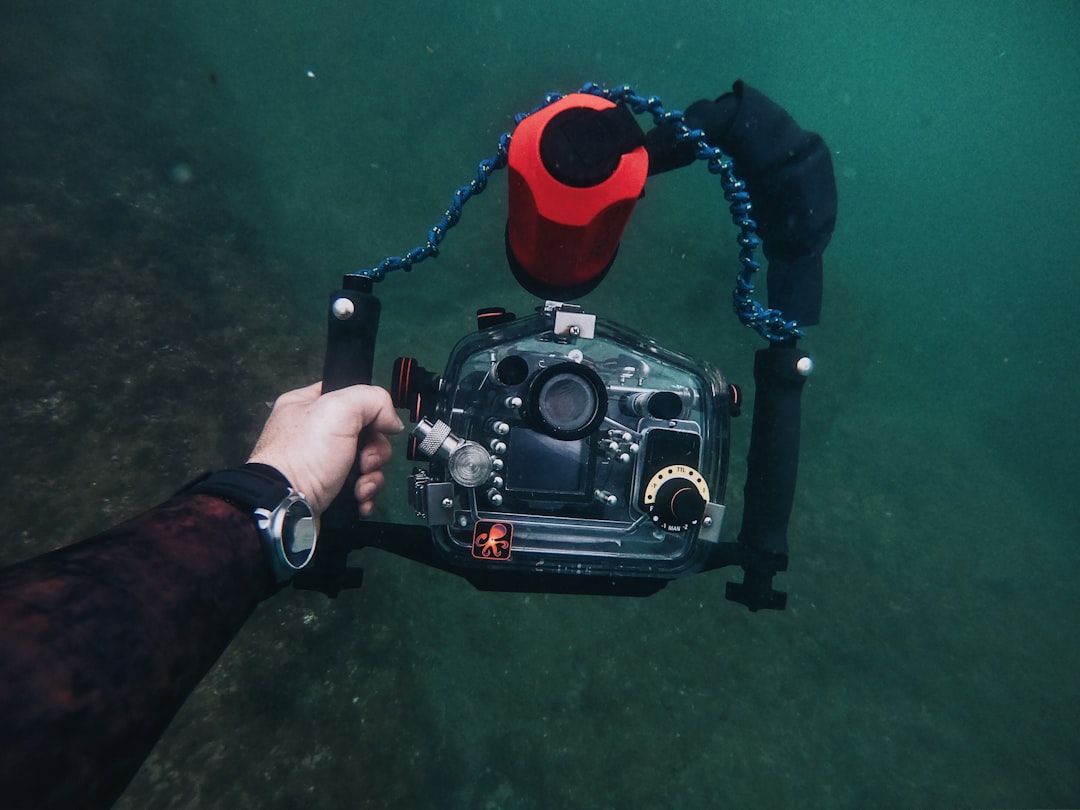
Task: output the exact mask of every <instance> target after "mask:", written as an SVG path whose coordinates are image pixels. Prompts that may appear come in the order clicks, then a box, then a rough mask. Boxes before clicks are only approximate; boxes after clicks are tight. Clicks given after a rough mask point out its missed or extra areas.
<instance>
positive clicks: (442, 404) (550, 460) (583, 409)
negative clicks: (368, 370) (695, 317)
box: [391, 301, 738, 580]
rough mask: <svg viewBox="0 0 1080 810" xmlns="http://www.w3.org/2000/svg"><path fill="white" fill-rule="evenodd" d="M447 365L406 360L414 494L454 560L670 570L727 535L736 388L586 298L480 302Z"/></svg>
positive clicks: (657, 575) (697, 562) (402, 364)
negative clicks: (590, 309) (522, 308)
mask: <svg viewBox="0 0 1080 810" xmlns="http://www.w3.org/2000/svg"><path fill="white" fill-rule="evenodd" d="M478 321H479V326H480V329H479V331H478V332H477V333H476V334H472V335H469V336H466V337H465V338H463V339H462V340H460V341H459V342H458V344H457V345H456V346H455V347H454V349H453V350H452V351H451V353H450V357H449V360H448V361H447V365H446V371H445V373H444V374H443V375H441V376H437V375H435V374H433V373H431V372H428V371H426V370H424V369H423V368H422V367H421V366H420V365H419V364H418V363H417V362H416V361H415V360H412V359H411V358H398V360H397V361H395V364H394V374H393V383H392V387H391V394H392V397H393V399H394V403H395V405H397V406H398V407H401V408H408V409H409V411H410V416H411V418H412V420H413V421H414V422H416V426H415V428H414V429H413V431H412V435H411V437H410V443H409V455H410V458H412V459H415V460H421V461H427V463H428V467H427V469H426V470H425V469H423V468H420V467H417V468H415V469H414V471H413V474H412V475H411V476H410V478H409V487H408V491H409V501H410V503H411V505H412V506H413V507H414V509H415V511H416V513H417V515H418V516H419V517H421V518H422V519H423V520H424V521H425V522H426V523H427V524H428V526H429V527H431V531H432V534H433V538H434V542H435V546H436V548H437V550H438V553H439V554H440V555H441V556H442V557H443V559H444V561H445V562H446V563H447V564H448V565H449V566H450V567H452V568H457V569H466V570H473V571H475V570H477V569H486V570H488V571H490V572H492V573H501V572H507V573H509V572H518V573H522V574H556V575H568V574H570V575H574V574H576V575H582V576H585V577H628V578H637V579H652V580H656V579H661V580H664V579H672V578H675V577H678V576H681V575H684V574H688V573H692V572H695V571H698V570H701V569H702V568H703V567H704V566H705V564H706V562H707V561H708V559H709V557H710V555H711V552H712V550H713V548H714V547H715V546H716V544H717V543H718V542H719V536H720V528H721V524H722V522H723V517H724V489H725V484H726V480H727V472H728V444H729V423H730V417H731V415H732V411H733V403H736V402H738V392H737V390H736V389H735V388H734V387H733V386H729V385H727V384H726V383H725V382H724V380H723V378H722V377H721V376H720V375H719V373H717V372H716V371H715V370H713V369H711V368H710V367H708V366H707V365H703V364H700V363H698V362H696V361H694V360H692V359H690V358H689V357H686V356H684V355H682V354H679V353H677V352H674V351H671V350H669V349H665V348H663V347H661V346H659V345H657V344H656V343H655V342H653V341H651V340H649V339H647V338H645V337H642V336H641V335H638V334H636V333H635V332H632V331H629V330H627V329H624V328H622V327H620V326H618V325H616V324H614V323H610V322H608V321H605V320H602V319H599V318H597V317H596V316H594V315H590V314H587V313H585V312H583V311H582V309H581V308H580V307H577V306H573V305H568V304H562V303H558V302H554V301H548V302H547V303H546V304H545V305H544V306H543V307H538V312H537V314H535V315H532V316H530V317H526V318H522V319H516V318H514V316H513V315H512V314H509V313H506V312H504V311H502V310H499V309H496V310H483V311H481V312H480V313H479V315H478Z"/></svg>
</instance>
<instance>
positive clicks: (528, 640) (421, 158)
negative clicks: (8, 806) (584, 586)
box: [0, 0, 1080, 808]
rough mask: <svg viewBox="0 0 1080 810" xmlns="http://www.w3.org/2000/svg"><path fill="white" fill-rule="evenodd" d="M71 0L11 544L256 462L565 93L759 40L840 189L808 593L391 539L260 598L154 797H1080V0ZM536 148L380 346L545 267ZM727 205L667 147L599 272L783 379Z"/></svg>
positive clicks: (737, 63) (668, 328) (670, 74)
mask: <svg viewBox="0 0 1080 810" xmlns="http://www.w3.org/2000/svg"><path fill="white" fill-rule="evenodd" d="M77 5H79V6H80V7H85V9H84V10H78V11H72V10H68V9H67V8H58V7H55V4H49V3H41V2H29V0H8V1H7V2H6V3H5V4H4V13H5V19H4V24H3V26H2V27H0V67H2V73H0V170H2V174H0V274H2V279H3V287H2V292H0V406H2V407H0V414H2V416H3V423H2V425H0V484H2V485H3V487H4V490H5V491H6V492H7V493H8V519H7V520H6V521H4V528H3V530H2V533H0V561H4V562H8V561H13V560H15V559H19V558H21V557H24V556H29V555H31V554H34V553H39V552H41V551H44V550H46V549H48V548H52V547H55V546H56V545H60V544H62V543H66V542H69V541H72V540H75V539H78V538H79V537H82V536H85V535H87V534H88V533H90V532H93V531H95V530H98V529H100V528H102V527H105V526H107V525H110V524H111V523H112V522H114V521H116V520H119V519H121V518H122V517H124V516H126V515H129V514H132V513H133V512H136V511H138V510H140V509H142V508H145V507H147V506H150V505H152V504H154V503H156V502H158V501H159V500H161V499H163V498H165V497H167V496H168V495H169V494H171V493H172V492H173V491H175V489H177V488H178V487H179V486H180V485H181V484H182V483H183V482H184V481H186V480H187V479H189V478H190V477H192V476H193V475H194V474H195V473H197V472H198V471H200V470H201V469H204V468H207V467H213V466H223V465H226V464H230V463H236V462H238V461H240V460H242V459H243V458H244V454H245V453H246V451H247V449H248V448H250V446H251V443H252V442H253V440H254V437H255V436H256V435H257V432H258V429H259V427H260V426H261V424H262V421H263V419H264V418H265V416H266V413H267V405H266V403H267V402H268V401H270V400H272V399H273V397H274V396H275V395H276V394H277V393H279V392H280V391H282V390H284V389H286V388H289V387H293V386H295V385H298V384H300V383H304V382H308V381H311V380H313V379H315V378H317V376H318V375H319V373H320V370H321V366H322V351H323V341H324V335H323V332H322V320H323V318H324V314H323V306H324V303H325V297H326V295H327V293H328V292H329V291H330V290H331V289H332V288H333V287H335V286H336V285H337V283H338V281H339V279H340V275H341V274H342V273H343V272H345V271H349V270H354V269H357V268H360V267H366V266H371V265H373V264H374V263H376V262H377V261H379V260H380V259H381V258H383V257H384V256H385V255H388V254H400V253H402V252H403V251H405V250H408V249H409V248H411V247H413V246H415V245H417V244H419V243H420V242H421V241H422V239H423V237H424V234H425V233H426V231H427V228H428V227H430V225H431V224H433V223H434V222H435V221H436V220H437V218H438V216H439V215H440V214H441V212H442V210H443V209H444V208H445V206H446V204H447V202H448V201H449V198H450V197H449V195H450V192H451V190H452V189H453V188H455V187H457V186H459V185H461V184H462V183H464V182H466V181H467V180H468V179H469V178H470V177H471V174H472V172H473V169H474V167H475V164H476V162H477V161H478V160H479V159H480V158H481V157H484V156H487V155H488V154H490V153H491V152H492V151H493V148H494V145H495V143H496V140H497V137H498V135H499V133H501V132H502V131H504V130H506V129H508V128H509V127H510V126H511V123H512V119H511V116H512V115H513V114H514V113H516V112H519V111H523V110H526V109H529V108H531V107H532V106H534V105H535V104H536V103H537V102H538V101H539V100H540V98H541V97H542V96H543V94H544V93H545V92H547V91H549V90H561V91H569V90H573V89H575V88H577V87H579V86H580V85H581V83H582V82H584V81H586V80H595V81H599V82H603V83H607V84H618V83H623V82H626V83H630V84H633V85H635V86H636V87H637V88H638V89H639V90H641V91H642V92H644V93H648V94H655V95H659V96H661V97H662V98H663V99H664V100H665V101H666V102H668V104H669V105H670V106H683V105H685V104H688V103H689V102H690V101H692V100H694V99H697V98H701V97H707V96H714V95H717V94H719V93H720V92H723V91H724V90H726V89H727V88H728V87H729V85H730V83H731V81H732V80H734V79H736V78H743V79H745V80H746V81H748V82H749V83H751V84H753V85H755V86H757V87H758V88H759V89H761V90H763V91H765V92H766V93H768V94H769V95H770V96H772V97H773V98H775V99H776V100H778V101H779V102H781V103H782V104H784V105H785V106H786V107H787V108H788V109H789V110H790V111H791V112H792V113H793V114H794V115H795V117H796V118H797V120H799V121H800V123H802V124H803V125H804V126H806V127H808V128H811V129H814V130H816V131H819V132H821V133H823V134H824V136H825V138H826V140H827V141H828V143H829V145H830V147H831V148H832V150H833V157H834V162H835V166H836V171H837V180H838V185H839V191H840V219H839V224H838V227H837V231H836V234H835V237H834V240H833V244H832V246H831V247H830V248H829V251H828V253H827V254H826V285H827V286H826V298H825V311H824V316H823V321H822V324H821V326H819V327H816V328H814V329H813V330H812V334H811V335H810V336H809V338H808V339H807V340H806V341H805V342H804V345H805V347H806V348H807V349H808V350H809V351H810V352H811V353H812V354H813V356H814V358H815V360H816V363H817V370H816V372H815V374H814V375H813V377H812V378H811V380H810V382H809V384H808V386H807V388H806V391H805V395H804V400H803V408H804V413H803V415H804V426H803V455H802V464H801V468H800V483H799V492H798V501H797V504H796V511H795V514H794V517H793V520H792V526H791V551H792V558H791V570H790V571H789V572H788V573H786V574H784V575H782V576H781V577H780V578H779V582H780V585H781V587H783V588H785V589H786V590H787V591H788V593H789V602H788V605H789V606H788V609H787V610H786V611H785V612H783V613H774V614H750V613H748V612H746V611H745V610H744V609H743V608H741V607H739V606H737V605H735V604H733V603H730V602H726V601H725V600H724V599H723V583H724V582H725V581H726V579H727V577H726V575H725V572H714V573H712V574H709V575H704V576H700V577H697V578H692V579H688V580H686V581H682V582H678V583H675V584H673V585H672V586H670V587H668V588H667V589H666V590H665V591H663V592H661V593H660V594H658V595H656V596H654V597H651V598H649V599H644V600H632V599H604V598H595V597H568V596H558V597H555V596H547V597H545V596H535V595H534V596H522V595H505V594H484V593H479V592H476V591H474V590H473V589H472V588H471V587H470V586H468V585H467V584H465V583H464V582H463V581H459V580H458V579H456V578H453V577H451V576H449V575H445V574H441V573H438V572H434V571H432V570H429V569H425V568H422V567H421V566H419V565H417V564H414V563H411V562H408V561H405V560H401V559H398V558H395V557H392V556H389V555H386V554H383V553H380V552H376V551H365V552H363V553H361V554H359V555H357V559H355V560H354V562H357V563H359V564H362V565H363V567H364V569H365V581H364V586H363V587H362V588H361V589H359V590H356V591H351V592H347V593H344V594H343V595H341V596H340V597H339V598H338V599H337V600H335V601H329V600H327V599H326V598H324V597H322V596H320V595H318V594H311V593H304V592H295V591H286V592H284V593H282V594H280V595H278V596H277V597H276V598H274V599H273V600H271V601H269V602H267V603H265V604H264V605H263V606H262V607H261V608H260V609H259V611H258V612H257V614H256V615H255V617H254V618H253V619H252V621H251V622H250V623H249V624H248V626H247V627H245V628H244V630H243V632H242V633H241V635H240V636H239V637H238V638H237V639H236V641H235V642H234V644H233V645H232V647H231V648H230V649H229V650H228V652H227V653H226V654H225V656H224V657H223V658H222V659H221V661H220V662H219V663H218V665H217V667H216V668H215V669H214V670H213V671H212V672H211V673H210V675H209V676H208V677H207V678H206V680H205V681H204V682H203V684H202V685H201V686H200V687H199V689H198V690H197V691H196V693H195V694H194V695H193V696H192V697H191V699H190V700H189V701H188V703H187V704H186V706H185V707H184V709H183V710H182V711H181V713H180V715H179V716H178V717H177V718H176V720H175V722H174V723H173V725H172V727H171V728H170V730H169V732H168V733H167V734H166V736H165V737H164V738H163V739H162V741H161V742H160V744H159V745H158V747H157V748H156V749H155V752H154V754H153V755H152V756H151V758H150V759H149V760H148V761H147V763H146V765H145V767H144V768H143V769H142V771H141V772H140V773H139V775H138V776H137V778H136V779H135V781H134V782H133V783H132V785H131V786H130V788H129V789H128V791H127V793H126V794H125V796H124V797H123V799H122V800H121V801H120V804H119V806H120V807H122V808H142V807H156V808H169V807H251V806H260V807H305V808H333V807H356V808H381V807H394V808H398V807H401V808H414V807H415V808H429V807H430V808H466V807H468V808H549V807H559V808H637V807H649V808H714V807H748V806H752V805H753V806H760V807H905V808H907V807H968V806H970V807H991V806H1025V807H1027V806H1030V807H1035V806H1039V807H1046V806H1076V805H1078V804H1080V765H1078V763H1080V739H1078V737H1080V734H1078V732H1077V730H1076V727H1077V717H1078V713H1080V712H1078V708H1080V686H1078V684H1080V679H1078V678H1077V672H1078V671H1080V644H1078V643H1077V642H1078V632H1077V629H1076V628H1077V626H1078V619H1080V588H1078V586H1077V585H1076V583H1075V580H1074V577H1075V571H1076V569H1077V564H1078V563H1080V552H1078V549H1077V542H1076V541H1077V531H1076V528H1075V519H1074V516H1073V514H1072V509H1071V507H1070V506H1069V504H1070V503H1071V502H1072V499H1073V497H1074V496H1073V493H1074V492H1075V491H1077V488H1078V485H1080V475H1078V471H1077V459H1078V457H1080V439H1078V432H1077V430H1076V427H1075V417H1074V413H1075V406H1074V401H1075V399H1076V397H1077V395H1078V393H1080V374H1078V373H1077V370H1076V364H1075V361H1074V358H1073V353H1072V351H1071V343H1072V339H1073V331H1074V322H1075V317H1076V303H1075V300H1074V299H1073V295H1075V294H1076V291H1077V288H1078V283H1077V281H1076V280H1075V271H1076V264H1077V260H1078V258H1080V213H1078V211H1080V205H1078V203H1077V191H1076V189H1077V188H1078V182H1080V159H1078V157H1077V149H1076V146H1077V141H1076V135H1075V124H1076V122H1077V120H1080V81H1078V78H1077V77H1078V76H1080V49H1078V47H1077V45H1076V41H1077V39H1076V31H1077V29H1078V22H1080V8H1078V6H1077V4H1076V3H1075V2H1073V1H1072V0H1067V1H1066V0H1057V1H1054V0H1046V1H1045V2H1039V3H1034V4H1026V5H1024V4H1020V3H1013V2H1007V0H994V1H993V2H983V3H975V2H962V0H952V2H948V3H941V2H930V0H916V2H913V3H907V4H891V5H889V6H887V7H878V5H877V4H862V3H852V2H846V0H827V2H821V3H813V4H811V3H796V2H789V3H781V4H777V3H757V4H740V5H735V4H714V5H713V6H711V7H693V8H691V7H686V8H685V10H681V9H682V8H683V7H682V6H679V7H670V8H669V7H666V6H654V5H647V4H638V3H634V2H624V3H619V4H611V5H602V4H589V3H562V2H559V1H558V0H556V1H555V2H552V3H547V4H523V3H522V4H518V3H513V2H509V0H506V1H504V2H494V3H488V2H486V3H478V4H437V5H436V4H422V3H416V2H399V3H388V2H387V3H345V2H331V1H330V0H314V1H313V2H309V3H306V4H296V3H284V2H267V1H266V0H262V1H261V2H256V0H234V2H230V3H227V4H222V3H210V2H206V0H190V1H189V2H186V3H182V4H166V3H157V2H153V0H151V1H150V2H141V3H132V2H122V0H101V1H100V2H96V3H93V4H77ZM72 8H74V6H72ZM502 183H503V181H502V179H501V178H498V179H497V180H496V181H494V182H493V183H492V186H491V188H490V190H489V191H488V192H487V193H485V194H484V195H483V196H482V197H480V198H477V199H476V200H474V201H473V202H471V203H470V204H469V206H468V208H467V210H466V214H465V217H464V219H463V221H462V224H461V225H460V226H459V227H458V228H457V229H455V230H454V231H452V232H451V234H450V236H449V237H448V238H447V240H446V243H445V247H444V251H443V255H442V256H441V257H440V258H439V259H437V260H435V261H433V262H427V263H425V264H423V265H421V266H420V267H419V268H417V270H416V271H415V272H414V273H413V274H412V275H410V276H405V275H399V276H391V277H390V278H389V279H388V280H387V281H386V282H385V283H384V284H382V285H381V286H380V288H379V294H380V297H381V298H382V301H383V328H382V331H381V333H380V344H379V350H378V358H377V362H378V368H379V369H380V376H381V380H380V381H381V382H383V383H384V384H385V383H387V382H388V377H389V364H390V361H391V360H392V358H393V357H394V356H395V355H397V354H411V355H413V356H416V357H417V358H419V359H420V360H421V362H424V363H425V364H426V365H428V366H429V367H434V368H438V367H439V366H441V364H442V363H443V361H444V359H445V355H446V351H447V348H448V346H449V345H450V343H451V342H452V341H453V340H455V339H456V338H457V337H458V336H460V335H461V334H463V333H464V332H465V331H467V330H468V329H470V328H471V325H472V314H473V312H474V311H475V309H476V308H477V307H479V306H488V305H496V304H501V305H504V306H507V307H508V308H510V309H516V310H517V311H519V312H520V311H526V310H528V308H529V307H530V306H531V302H530V300H529V298H528V296H527V295H526V294H525V293H523V292H522V291H520V290H519V289H518V288H517V287H516V285H515V284H514V282H513V280H512V278H511V276H510V274H509V273H508V272H506V269H505V260H504V257H503V244H502V238H503V237H502V233H503V224H504V216H505V213H504V209H505V191H504V188H503V185H502ZM733 235H734V231H733V229H732V228H731V226H730V224H729V223H728V222H726V219H725V214H724V211H723V207H722V205H721V203H720V201H719V199H718V190H717V188H716V185H715V181H714V180H712V179H711V178H709V177H708V176H707V175H706V173H705V172H703V171H691V170H685V171H683V172H679V173H675V174H672V175H665V176H661V177H658V178H655V179H653V180H652V181H650V183H649V187H648V193H647V196H646V198H645V199H644V200H643V201H642V203H641V204H640V205H639V207H638V210H637V212H636V213H635V215H634V219H633V220H632V222H631V226H630V228H629V230H628V232H627V235H626V237H625V238H624V240H623V245H622V248H621V250H620V257H619V261H618V263H617V265H616V268H615V270H613V272H612V275H611V276H610V277H609V280H608V281H606V282H605V284H604V285H603V286H601V287H600V289H599V290H598V291H597V292H595V293H593V294H592V295H590V296H589V297H588V298H586V299H585V301H584V303H585V304H586V305H587V306H588V307H589V308H590V309H592V310H594V311H596V312H599V313H601V314H603V315H605V316H607V317H609V318H611V319H614V320H617V321H621V322H624V323H627V324H630V325H633V326H635V327H637V328H638V329H640V330H642V331H643V332H645V333H647V334H651V335H653V336H655V337H657V338H658V339H660V340H661V341H662V342H663V343H665V344H666V345H669V346H671V347H672V348H675V349H679V350H682V351H684V352H687V353H691V354H695V355H698V356H700V357H703V358H706V359H709V360H710V361H712V362H714V363H715V364H717V365H719V366H720V367H722V368H723V369H724V370H725V373H726V374H727V376H728V377H729V378H731V379H732V380H734V381H736V382H741V383H743V384H744V385H746V386H747V388H750V382H751V380H752V374H751V363H752V356H753V351H754V350H755V349H756V348H758V346H759V344H760V341H759V340H758V339H757V338H755V337H754V336H753V335H752V334H751V333H749V332H747V330H745V329H743V328H742V327H740V326H739V325H738V324H737V323H736V321H735V319H734V317H733V316H732V315H731V314H730V311H729V305H728V301H729V290H730V286H731V282H732V278H733V273H734V270H735V247H734V243H733V242H732V237H733ZM735 428H736V436H735V438H734V447H733V452H734V458H735V459H736V463H735V464H734V465H733V480H732V487H731V490H732V511H733V515H734V517H733V519H732V520H731V521H730V522H729V524H728V529H729V531H731V530H733V529H734V527H736V526H737V525H738V511H739V508H740V506H741V501H740V499H741V487H742V474H743V466H742V461H741V460H742V458H743V457H744V456H745V452H746V444H747V439H748V435H749V420H748V419H747V420H745V421H740V422H737V423H736V426H735ZM408 467H409V464H408V463H407V462H405V461H404V460H399V461H397V462H396V464H395V467H394V468H393V469H392V471H391V479H392V480H395V479H396V480H401V479H402V478H403V477H404V476H405V475H406V474H407V470H408ZM379 517H380V518H381V519H383V520H407V519H409V512H408V509H407V508H406V506H405V503H404V497H403V494H402V490H401V488H400V487H398V486H396V485H391V487H390V488H389V490H388V492H387V494H386V496H385V497H384V498H383V501H382V505H381V507H380V512H379ZM1069 526H1073V528H1072V529H1069V528H1068V527H1069ZM729 539H730V536H729ZM0 755H2V752H0ZM0 803H2V801H0Z"/></svg>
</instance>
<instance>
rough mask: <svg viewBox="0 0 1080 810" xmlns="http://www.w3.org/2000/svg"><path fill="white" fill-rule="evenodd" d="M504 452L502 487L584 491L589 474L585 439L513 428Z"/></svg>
mask: <svg viewBox="0 0 1080 810" xmlns="http://www.w3.org/2000/svg"><path fill="white" fill-rule="evenodd" d="M509 439H510V440H509V442H508V444H509V447H510V449H509V452H508V453H507V455H506V488H507V490H511V491H517V492H529V493H535V494H543V495H547V494H550V495H584V494H586V492H587V486H588V476H589V455H588V445H587V442H586V440H585V439H576V440H574V441H563V440H562V439H556V438H553V437H551V436H546V435H544V434H543V433H537V432H536V431H535V430H529V429H528V428H518V427H516V428H513V429H512V430H511V431H510V437H509Z"/></svg>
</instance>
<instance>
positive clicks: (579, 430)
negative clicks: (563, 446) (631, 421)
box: [529, 363, 607, 440]
mask: <svg viewBox="0 0 1080 810" xmlns="http://www.w3.org/2000/svg"><path fill="white" fill-rule="evenodd" d="M529 413H530V414H531V415H532V417H533V418H534V420H535V421H536V422H537V424H536V425H535V427H536V428H537V429H539V430H541V431H542V432H544V433H546V434H548V435H549V436H553V437H555V438H556V439H567V440H569V439H580V438H582V437H583V436H587V435H588V434H590V433H592V432H593V431H594V430H596V428H597V427H599V426H600V423H601V422H602V421H603V420H604V417H605V416H606V415H607V390H606V389H605V388H604V383H603V381H602V380H601V379H600V378H599V377H598V376H597V375H596V372H594V371H593V370H592V369H589V368H585V367H584V366H580V365H578V364H577V363H560V364H559V365H557V366H552V367H551V368H547V369H544V370H543V371H541V372H540V373H539V374H537V375H536V377H535V378H534V379H533V381H532V384H531V385H530V386H529Z"/></svg>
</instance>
